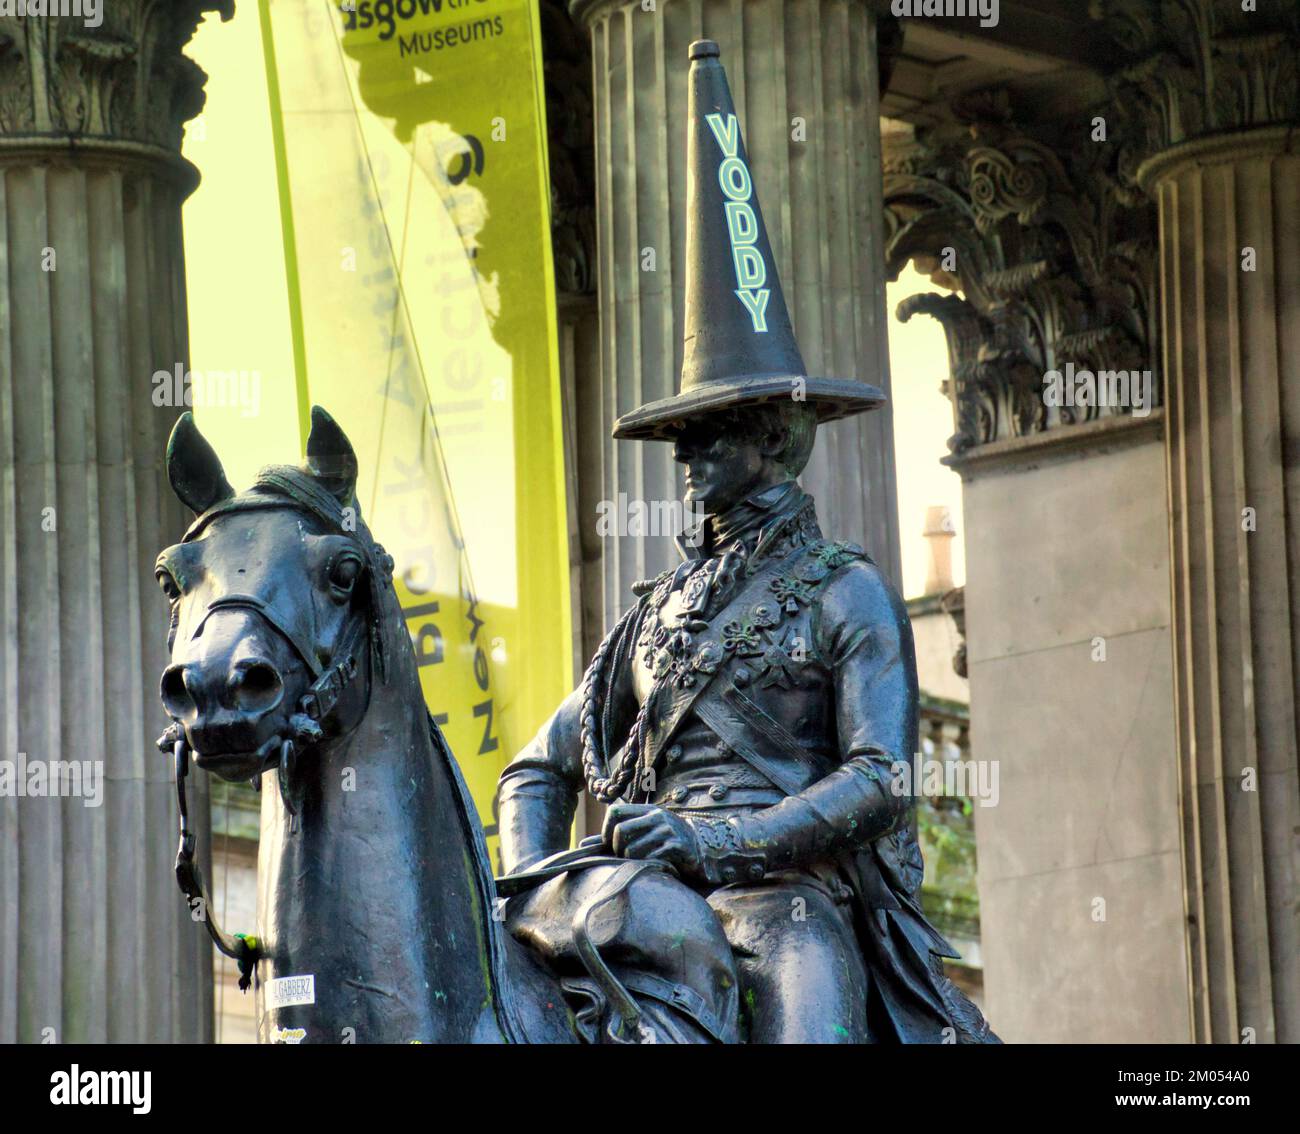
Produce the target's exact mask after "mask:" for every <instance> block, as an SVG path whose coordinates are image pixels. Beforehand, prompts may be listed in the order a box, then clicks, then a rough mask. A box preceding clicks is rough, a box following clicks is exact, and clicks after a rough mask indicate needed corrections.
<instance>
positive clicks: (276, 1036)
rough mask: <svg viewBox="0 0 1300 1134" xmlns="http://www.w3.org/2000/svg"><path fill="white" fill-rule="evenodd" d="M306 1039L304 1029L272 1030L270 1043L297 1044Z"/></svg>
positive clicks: (305, 1030)
mask: <svg viewBox="0 0 1300 1134" xmlns="http://www.w3.org/2000/svg"><path fill="white" fill-rule="evenodd" d="M306 1038H307V1029H306V1028H272V1029H271V1042H272V1043H293V1044H299V1043H302V1041H303V1040H305V1039H306Z"/></svg>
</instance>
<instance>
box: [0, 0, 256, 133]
mask: <svg viewBox="0 0 1300 1134" xmlns="http://www.w3.org/2000/svg"><path fill="white" fill-rule="evenodd" d="M52 9H73V10H79V11H81V12H82V13H83V14H82V15H48V14H47V13H48V12H49V11H50V10H52ZM208 11H216V12H220V13H221V17H222V19H223V20H228V19H230V17H231V16H232V15H233V14H234V0H99V3H98V5H96V6H95V7H94V8H92V7H91V6H90V4H89V3H88V2H86V3H62V2H59V0H8V2H5V3H0V139H3V138H7V137H8V138H14V137H21V136H24V135H40V136H44V137H47V138H48V137H49V136H50V135H54V136H58V135H64V136H66V137H68V138H85V139H95V140H98V141H122V142H134V143H144V144H147V145H154V146H160V147H164V148H166V149H169V150H173V151H176V150H179V148H180V143H181V130H182V127H183V126H184V124H185V123H186V122H187V121H189V119H191V118H193V117H194V116H195V115H196V114H198V113H199V111H201V110H202V109H203V101H204V95H203V85H204V83H205V82H206V81H207V76H206V75H205V74H204V73H203V71H202V70H201V69H200V68H199V67H198V65H197V64H195V63H194V62H193V61H192V60H190V59H187V58H186V57H185V56H184V55H183V54H182V49H183V48H184V47H185V45H186V44H187V43H188V42H189V41H190V38H191V37H192V36H193V35H194V29H195V28H197V27H198V25H199V21H200V19H201V18H202V16H203V13H204V12H208ZM11 13H21V14H11ZM88 21H89V22H88ZM90 22H96V26H93V27H92V26H90Z"/></svg>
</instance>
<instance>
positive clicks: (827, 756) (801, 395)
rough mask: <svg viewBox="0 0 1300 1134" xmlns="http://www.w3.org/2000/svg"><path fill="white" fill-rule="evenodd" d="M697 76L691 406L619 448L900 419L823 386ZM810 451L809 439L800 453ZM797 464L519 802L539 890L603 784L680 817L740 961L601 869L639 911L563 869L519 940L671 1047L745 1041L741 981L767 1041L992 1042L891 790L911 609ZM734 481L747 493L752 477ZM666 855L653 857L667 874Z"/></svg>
mask: <svg viewBox="0 0 1300 1134" xmlns="http://www.w3.org/2000/svg"><path fill="white" fill-rule="evenodd" d="M690 58H691V69H690V78H689V112H688V118H689V119H690V126H689V133H688V142H687V166H688V168H689V170H690V175H689V176H688V179H687V231H686V257H685V258H686V272H687V286H686V299H687V302H686V308H685V319H686V328H685V337H684V349H683V363H682V373H681V388H680V391H679V393H678V394H676V395H675V396H674V397H671V398H664V399H660V400H658V401H653V402H650V403H648V404H646V405H644V406H641V407H638V408H637V409H634V410H632V411H631V412H630V413H628V414H625V415H624V416H623V417H621V418H620V419H619V420H618V421H617V422H616V423H615V428H614V436H615V437H620V438H634V439H642V440H660V441H674V440H676V439H677V438H679V437H680V435H681V433H682V430H683V423H684V422H685V421H687V420H689V419H693V418H698V417H700V416H706V415H710V414H715V413H718V412H720V411H731V410H734V411H737V412H740V411H742V410H744V408H745V407H750V406H756V405H760V404H763V403H772V402H774V401H785V402H786V403H789V402H790V401H791V399H795V400H797V401H799V402H802V403H804V404H805V409H804V410H802V411H792V412H794V413H800V414H802V415H803V416H802V417H801V420H804V421H806V420H807V417H808V415H809V413H813V414H815V420H816V421H818V422H821V421H829V420H834V419H836V418H840V417H844V416H847V415H848V414H853V413H860V412H865V411H867V410H871V409H874V408H875V407H877V406H879V405H882V404H883V403H884V401H885V397H884V394H883V393H882V392H881V391H880V390H877V389H875V388H874V387H872V386H868V385H866V384H864V383H861V382H858V381H853V380H848V379H839V378H830V377H816V376H809V375H808V374H807V371H806V369H805V367H804V362H803V358H802V355H801V354H800V352H799V348H798V344H797V343H796V342H795V339H794V333H793V329H792V327H791V324H790V317H789V312H788V310H787V308H786V305H785V300H784V297H783V296H782V293H781V287H780V282H779V280H778V278H777V274H776V266H775V261H774V259H773V257H772V249H771V246H770V243H769V241H768V237H767V230H766V228H765V226H764V223H763V218H762V212H761V210H760V209H759V207H758V198H757V195H756V193H755V192H754V188H753V180H752V176H751V174H750V171H749V164H748V155H747V153H746V150H745V145H744V140H743V138H742V136H741V131H740V125H739V121H738V119H737V117H736V113H735V107H734V104H733V102H732V99H731V93H730V91H729V89H728V87H727V81H726V76H725V74H724V72H723V70H722V66H721V63H720V61H719V51H718V46H717V44H715V43H712V42H711V41H708V40H700V41H698V42H696V43H694V44H692V45H691V49H690ZM805 411H806V412H805ZM787 416H791V415H787ZM803 436H804V437H805V438H806V437H807V435H806V434H804V435H803ZM791 437H797V431H796V430H795V429H793V427H792V428H791V430H788V431H787V437H786V441H785V443H784V444H785V446H786V447H787V448H788V447H789V445H790V444H791V443H792V442H791V440H790V439H791ZM809 443H810V439H809ZM784 451H785V450H782V452H784ZM801 451H802V454H803V455H802V457H801V458H799V459H798V461H797V463H798V466H799V467H794V468H791V467H790V465H789V464H788V463H786V462H787V461H790V462H791V463H794V462H793V459H791V458H781V459H780V460H778V458H777V457H776V456H770V457H765V458H764V459H765V460H769V459H770V460H771V461H776V462H777V463H778V464H779V465H780V467H781V468H782V469H784V471H785V473H787V474H789V477H790V479H786V480H785V481H784V482H779V483H773V480H779V476H778V475H777V474H776V473H774V472H772V471H771V470H770V469H768V471H766V472H764V474H763V476H762V477H760V478H754V479H750V480H744V479H742V480H741V481H740V486H741V490H744V487H743V486H745V485H751V486H752V485H755V484H758V483H761V484H764V485H765V487H761V488H753V487H751V488H749V489H748V490H749V491H751V492H752V493H753V494H752V495H751V496H750V498H749V499H746V500H742V501H741V502H740V503H738V504H736V505H735V506H734V507H730V508H728V509H726V510H725V511H723V512H722V514H720V515H715V516H712V517H710V519H709V520H708V522H707V525H706V530H705V531H704V532H703V533H701V534H702V536H703V540H702V545H701V547H700V548H698V549H695V548H689V547H685V546H684V547H683V551H684V553H685V554H686V555H687V558H686V561H685V562H684V563H682V564H681V566H679V567H677V568H676V569H674V570H671V571H667V572H665V573H664V574H663V575H661V576H659V577H658V578H657V579H653V580H650V581H648V582H646V583H644V584H641V585H640V586H638V588H637V601H636V603H635V605H634V606H633V607H632V609H630V610H629V611H628V612H627V614H626V615H625V616H624V617H623V618H622V619H621V620H620V621H619V623H618V624H617V625H616V626H615V627H614V629H613V630H612V631H611V632H610V634H609V635H608V637H607V638H606V639H605V641H604V642H602V643H601V646H600V648H599V650H598V651H597V653H596V656H595V658H594V660H593V661H592V664H591V666H590V667H589V669H588V671H587V674H586V676H585V678H584V681H583V685H582V688H581V689H580V690H579V691H578V692H576V693H575V694H573V695H572V696H571V697H570V698H569V699H568V700H566V701H565V703H564V704H563V705H562V706H561V707H560V709H559V710H558V711H557V712H556V714H555V716H554V717H553V718H552V719H551V720H550V721H549V722H548V723H547V724H546V725H545V726H544V727H543V729H542V730H541V732H540V733H539V735H538V737H537V739H536V741H535V742H534V743H533V744H532V745H531V746H530V747H529V748H527V749H526V750H525V751H524V752H522V753H521V754H520V755H519V757H518V758H517V759H516V760H515V761H514V762H513V763H512V764H511V765H510V766H509V767H508V768H507V769H506V771H505V773H504V774H503V775H502V778H501V784H500V816H499V818H500V827H499V829H500V833H501V847H502V858H503V863H504V865H505V867H506V869H507V871H515V872H520V871H522V872H524V873H525V874H527V873H528V872H530V871H533V872H534V873H537V871H534V870H533V868H535V867H537V865H538V864H539V863H543V862H544V860H546V859H547V858H548V856H550V855H553V854H555V853H556V852H559V851H561V850H562V848H564V847H566V846H567V845H568V838H569V828H570V824H571V822H572V819H573V814H574V809H575V805H576V801H577V797H578V794H579V793H580V792H581V791H582V790H583V788H584V786H585V787H586V788H587V790H589V791H591V792H592V793H593V794H594V795H595V796H596V797H597V798H598V799H601V800H603V801H605V802H610V801H612V800H631V801H635V802H640V803H649V804H652V805H654V806H657V807H659V808H662V809H664V810H665V811H669V812H673V813H675V815H676V816H678V817H680V818H679V819H674V820H672V821H670V822H668V823H667V824H664V822H663V820H662V818H661V817H659V816H656V815H653V814H652V815H651V816H649V819H650V821H651V823H652V824H654V825H656V826H665V825H666V826H667V827H669V828H671V830H672V832H673V838H674V839H679V840H681V839H685V836H682V835H681V832H682V831H683V830H685V831H688V832H689V841H690V842H691V843H692V844H693V845H694V851H693V852H692V853H691V855H690V856H689V858H688V865H685V866H683V865H682V863H681V862H679V863H678V865H679V867H681V871H682V880H683V882H685V883H687V884H689V886H691V887H693V888H694V890H695V891H696V893H698V894H704V895H705V896H706V897H707V902H708V906H709V907H711V909H712V911H713V915H714V916H715V917H716V921H717V923H718V924H719V925H720V926H721V928H722V931H723V934H724V935H725V940H726V942H727V943H728V945H729V947H730V953H731V956H730V957H725V956H722V957H720V956H718V955H717V953H716V948H715V944H716V943H715V942H713V941H712V940H711V939H710V937H709V933H708V929H709V927H710V926H712V924H713V922H712V919H710V918H709V917H708V916H707V911H705V914H706V916H705V918H704V922H705V924H703V925H702V924H700V921H699V918H698V913H699V910H698V908H692V907H691V905H690V902H688V901H684V902H682V903H681V904H680V905H681V911H680V914H681V916H680V924H681V926H682V927H684V928H683V929H682V930H681V931H679V932H677V933H674V932H673V927H672V925H671V922H672V921H673V919H674V916H675V913H674V910H673V906H674V903H675V902H676V899H675V898H674V897H673V895H674V893H677V892H680V893H685V894H688V895H689V896H690V897H692V898H695V896H696V894H693V893H691V891H690V890H688V889H687V888H686V886H678V887H677V891H674V890H673V888H672V886H669V885H667V884H666V883H665V881H664V879H663V878H662V877H661V878H660V879H659V884H658V885H659V889H658V892H657V895H656V897H655V899H654V901H650V900H649V899H647V902H646V903H643V905H642V909H643V910H648V909H650V908H651V907H654V909H655V913H654V920H655V921H656V925H657V928H652V929H650V930H649V931H637V932H632V931H630V930H626V928H621V927H625V926H626V925H627V924H629V923H628V922H627V921H626V917H625V916H624V915H628V916H630V915H631V914H632V913H634V912H635V911H636V910H637V908H638V901H637V897H636V893H635V885H636V880H635V879H634V878H631V876H630V871H629V869H628V868H627V867H626V864H619V860H618V859H617V858H615V859H614V860H613V863H614V864H615V865H610V862H609V860H608V859H607V860H606V863H605V865H604V866H600V867H597V868H595V870H605V871H613V872H614V874H615V875H617V874H618V872H619V871H620V870H622V871H623V873H624V876H625V878H626V879H627V883H628V886H629V887H630V888H625V889H622V890H618V891H617V896H619V897H620V898H624V899H626V902H625V908H621V909H620V910H619V911H615V910H614V907H613V906H610V905H606V906H604V907H601V908H602V909H603V910H604V913H603V914H602V915H601V916H600V917H595V918H593V917H591V916H590V915H592V912H593V910H595V908H596V903H598V902H601V901H612V898H606V897H602V895H603V894H606V893H607V892H608V893H613V891H609V890H607V887H608V886H609V885H611V883H607V882H603V881H601V880H600V876H599V874H598V873H588V874H586V875H585V877H583V872H578V871H574V872H572V873H571V874H567V875H566V874H560V875H556V876H554V877H552V876H550V874H549V873H548V872H550V871H553V870H555V869H556V864H555V863H554V862H552V863H551V864H549V865H547V866H544V867H543V868H542V869H541V871H540V874H541V875H543V876H546V878H547V880H546V881H545V882H544V886H545V887H549V889H548V890H544V891H540V892H536V893H534V894H533V895H532V896H529V897H527V898H525V899H524V901H523V902H522V903H514V902H513V899H512V903H513V904H514V911H513V912H512V913H508V922H509V924H510V927H511V929H512V930H513V931H514V932H515V934H516V936H517V937H519V938H521V939H523V940H526V941H528V943H529V944H530V945H531V946H533V947H534V948H535V949H537V950H538V951H539V952H541V953H542V954H544V955H545V956H547V957H548V959H551V960H553V961H554V962H555V963H557V964H564V963H568V964H572V963H573V962H574V958H575V955H576V954H577V953H581V954H582V956H583V960H584V964H585V965H586V967H587V969H588V970H589V971H591V972H595V973H596V974H597V977H600V978H601V979H600V980H597V983H598V984H601V988H599V989H594V990H593V989H592V988H591V987H590V982H587V983H585V984H584V985H583V990H584V994H585V993H590V994H592V995H593V996H596V997H601V996H604V997H605V998H606V999H607V1000H608V999H609V998H610V997H612V998H613V999H614V1000H616V1001H617V1000H622V1001H624V1002H625V1003H626V999H627V996H626V994H627V991H628V989H632V991H633V992H637V991H640V992H644V993H645V994H646V995H648V996H650V997H651V998H652V999H656V1003H657V1004H659V1005H660V1006H665V1005H669V1006H671V1008H670V1011H671V1012H675V1013H681V1014H684V1016H685V1017H687V1018H689V1019H690V1020H693V1021H694V1023H693V1024H687V1025H683V1026H682V1027H681V1028H678V1027H677V1026H676V1023H675V1022H674V1021H675V1020H676V1017H665V1020H666V1021H667V1024H671V1025H672V1027H671V1028H670V1029H669V1032H668V1033H666V1034H671V1038H674V1039H676V1038H679V1037H681V1036H684V1035H687V1034H690V1035H694V1036H696V1037H697V1038H699V1037H709V1038H713V1039H722V1040H724V1041H725V1040H728V1039H731V1038H734V1037H735V1032H736V1029H735V1026H734V1020H733V1017H734V1016H735V1014H736V1010H737V1006H736V1001H735V995H734V994H735V988H734V985H735V983H736V982H738V983H739V990H740V1000H741V1002H742V1004H743V1017H744V1023H745V1027H746V1029H747V1034H748V1037H749V1038H750V1039H751V1040H755V1041H759V1042H763V1041H841V1040H849V1041H864V1040H877V1041H904V1042H935V1043H937V1042H944V1041H952V1040H956V1041H967V1042H982V1041H988V1040H991V1039H994V1037H992V1034H991V1033H990V1032H989V1029H988V1025H987V1023H986V1022H985V1021H984V1019H983V1017H982V1016H981V1015H980V1013H979V1011H978V1009H977V1008H976V1007H975V1006H974V1005H973V1004H971V1002H970V1001H969V1000H967V999H966V998H965V997H964V996H963V995H962V994H961V993H960V992H959V991H958V990H957V989H956V987H955V986H954V985H953V984H952V982H951V981H949V980H948V979H947V977H945V976H944V974H943V968H942V961H941V958H942V957H944V956H954V955H955V954H954V953H953V951H952V949H951V947H950V946H949V945H948V944H947V942H945V941H944V940H943V938H942V937H941V936H940V935H939V934H938V933H937V932H936V931H935V930H934V929H933V928H932V927H931V926H930V924H929V923H928V922H927V921H926V919H925V917H924V915H923V914H922V912H921V909H920V906H919V904H918V892H919V888H920V885H921V878H922V873H923V867H922V862H921V855H920V849H919V847H918V845H917V841H916V834H915V826H914V822H915V821H914V813H913V808H912V800H911V799H910V798H909V797H908V796H907V795H906V794H902V793H901V792H900V791H896V790H895V782H896V771H897V766H899V765H900V764H904V763H907V762H910V760H911V759H912V755H913V753H914V751H915V748H916V705H917V687H916V664H915V659H914V656H913V647H912V635H911V627H910V625H909V623H908V621H907V614H906V610H905V608H904V607H903V604H902V602H901V601H900V599H899V597H898V595H897V594H896V593H895V592H894V590H893V589H892V588H891V587H890V585H889V583H888V582H887V581H886V579H885V578H884V576H883V575H882V574H881V572H880V571H879V569H878V568H877V567H876V566H875V565H874V564H873V563H872V562H871V560H870V559H869V558H867V556H866V555H865V554H864V553H863V551H862V549H861V548H859V547H855V546H853V545H850V544H845V543H833V542H829V541H827V540H825V539H824V538H823V537H822V533H821V531H820V529H819V528H818V524H817V517H816V513H815V510H814V507H813V502H812V500H811V499H810V498H809V497H807V496H806V495H805V494H804V493H803V492H802V491H801V490H800V489H799V487H798V486H797V485H796V484H795V483H794V481H793V479H792V478H793V475H795V474H797V473H798V471H799V468H801V467H802V461H803V460H806V458H807V447H804V448H803V449H802V450H801ZM736 468H737V469H738V470H739V471H735V472H732V473H729V474H728V475H731V476H733V477H736V476H738V477H742V478H743V477H744V476H746V475H749V474H746V473H745V472H744V469H743V467H742V466H736ZM765 468H766V466H765ZM715 498H716V499H732V498H734V497H727V496H722V497H715ZM645 818H646V817H640V818H639V819H633V820H631V822H630V823H629V824H628V825H629V826H632V825H634V824H636V823H637V822H638V821H642V822H644V820H645ZM618 830H621V828H619V827H618V825H617V824H616V831H615V835H614V839H613V843H614V846H613V847H611V848H606V849H607V850H609V849H614V850H617V849H618V845H617V844H618V839H619V837H620V836H619V834H618ZM654 837H655V838H658V837H659V836H654ZM658 851H659V852H662V853H658V854H657V853H655V852H656V848H655V847H649V850H648V852H647V853H648V858H649V860H650V861H654V860H655V859H656V858H662V857H663V854H664V853H666V851H665V848H663V847H660V848H658ZM679 853H680V851H679V850H678V849H676V848H673V854H679ZM643 857H645V856H644V855H643ZM566 863H567V860H563V861H561V863H560V864H559V866H560V867H561V868H562V867H564V866H565V864H566ZM668 881H671V879H669V880H668ZM618 885H620V886H622V885H623V883H622V882H620V883H618ZM656 903H657V904H656ZM616 914H617V916H616ZM658 923H665V924H658ZM590 924H599V925H600V926H602V927H603V929H604V937H603V940H604V941H605V943H606V945H607V946H608V947H609V954H608V955H609V957H610V958H611V961H610V966H612V967H613V968H616V969H617V972H616V973H614V975H615V976H617V977H619V978H620V979H622V986H620V985H619V984H618V983H617V982H613V981H611V980H609V979H608V977H609V974H608V973H605V972H604V968H603V967H602V966H603V964H604V963H603V962H601V961H600V960H599V958H597V957H595V956H594V954H593V952H592V947H591V946H592V942H591V941H590V940H586V941H585V942H584V947H583V948H582V949H578V950H576V951H575V950H574V949H573V948H571V941H570V938H571V937H572V935H573V933H575V932H576V933H578V935H579V937H581V935H582V933H584V932H585V929H584V927H585V926H588V925H590ZM725 951H726V950H725V948H724V952H725ZM605 967H609V966H605ZM646 973H649V974H650V975H651V976H652V977H653V979H651V980H647V979H645V976H646ZM602 982H603V983H602ZM624 986H625V987H624ZM608 1031H609V1029H606V1033H607V1034H608ZM593 1034H594V1033H593Z"/></svg>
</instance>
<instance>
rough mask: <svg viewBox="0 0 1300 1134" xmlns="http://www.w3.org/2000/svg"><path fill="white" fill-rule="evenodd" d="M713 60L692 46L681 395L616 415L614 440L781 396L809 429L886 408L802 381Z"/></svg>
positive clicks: (842, 385)
mask: <svg viewBox="0 0 1300 1134" xmlns="http://www.w3.org/2000/svg"><path fill="white" fill-rule="evenodd" d="M718 55H719V53H718V45H717V44H716V43H714V42H713V41H712V40H709V39H701V40H696V41H695V42H694V43H693V44H691V48H690V59H691V74H690V110H689V118H690V124H689V126H688V134H687V147H686V193H687V197H686V336H685V355H684V358H683V361H682V374H681V392H680V393H678V394H677V395H676V397H672V398H662V399H660V400H659V401H654V402H649V403H648V404H646V405H644V406H642V407H641V408H640V409H636V410H633V411H632V412H631V413H628V414H624V415H623V416H622V417H621V418H619V419H618V421H617V422H615V424H614V436H615V437H627V438H640V439H643V440H655V439H657V440H665V441H666V440H671V439H672V437H673V436H674V434H675V433H676V432H677V430H678V428H679V427H680V423H681V422H682V421H683V420H685V419H686V418H690V417H697V416H699V415H700V414H705V413H712V412H715V411H717V410H722V409H730V408H733V407H736V406H742V405H753V404H757V403H759V402H768V401H774V400H777V399H781V398H793V399H795V400H803V401H806V402H807V403H808V404H810V405H812V406H814V407H815V408H816V409H817V417H818V421H831V420H834V419H835V418H839V417H847V416H848V415H849V414H854V413H861V412H863V411H864V410H870V409H875V408H876V407H877V406H879V405H882V404H883V403H884V401H885V395H884V394H883V393H881V392H880V391H879V390H878V389H876V388H875V387H874V386H868V385H866V384H865V383H863V382H855V381H850V380H847V379H837V378H813V377H809V376H808V373H807V371H806V369H805V367H804V361H803V356H802V355H801V354H800V353H799V344H798V343H796V342H795V339H794V330H793V328H792V327H791V326H790V313H789V312H788V311H787V310H786V306H785V297H784V296H783V295H782V294H781V281H780V280H779V279H778V278H777V274H776V260H775V259H774V257H773V256H772V248H771V245H770V244H769V243H768V239H767V227H766V225H764V224H763V212H762V210H761V209H760V208H759V205H758V194H757V192H756V191H755V190H754V185H753V180H752V178H751V176H750V171H749V156H748V154H747V153H746V152H745V142H744V139H743V138H742V137H741V134H740V121H739V119H738V118H737V117H736V108H735V104H734V103H733V102H732V101H731V91H730V89H729V88H728V87H727V74H726V72H725V71H724V70H723V69H722V63H721V61H720V60H719V58H718Z"/></svg>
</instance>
